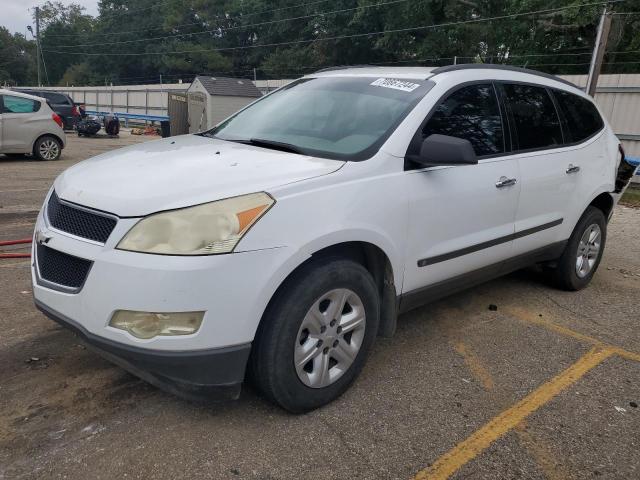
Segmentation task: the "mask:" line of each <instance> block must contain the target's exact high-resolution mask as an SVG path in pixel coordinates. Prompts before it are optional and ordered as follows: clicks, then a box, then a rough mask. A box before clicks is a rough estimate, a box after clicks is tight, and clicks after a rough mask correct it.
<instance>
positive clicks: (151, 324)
mask: <svg viewBox="0 0 640 480" xmlns="http://www.w3.org/2000/svg"><path fill="white" fill-rule="evenodd" d="M203 317H204V312H175V313H152V312H132V311H130V310H117V311H116V313H114V314H113V317H111V321H110V322H109V326H111V327H114V328H119V329H120V330H125V331H127V332H129V333H130V334H131V335H133V336H134V337H137V338H153V337H157V336H158V335H164V336H169V335H191V334H192V333H196V332H197V331H198V329H199V328H200V325H201V324H202V318H203Z"/></svg>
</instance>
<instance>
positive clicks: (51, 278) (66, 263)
mask: <svg viewBox="0 0 640 480" xmlns="http://www.w3.org/2000/svg"><path fill="white" fill-rule="evenodd" d="M36 255H37V258H36V261H37V263H38V274H39V276H40V278H41V279H42V280H46V281H47V282H51V283H55V284H56V285H62V286H64V287H67V288H69V289H72V290H76V291H77V290H80V289H81V288H82V286H83V285H84V281H85V280H86V279H87V275H89V270H90V269H91V265H92V264H93V262H91V261H89V260H85V259H83V258H78V257H74V256H73V255H68V254H66V253H62V252H59V251H58V250H54V249H53V248H49V247H47V246H46V245H40V244H38V245H37V246H36Z"/></svg>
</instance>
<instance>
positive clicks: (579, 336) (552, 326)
mask: <svg viewBox="0 0 640 480" xmlns="http://www.w3.org/2000/svg"><path fill="white" fill-rule="evenodd" d="M506 312H507V314H511V315H513V316H514V317H516V318H517V319H519V320H523V321H525V322H527V323H533V324H535V325H539V326H541V327H544V328H546V329H547V330H551V331H554V332H556V333H559V334H560V335H564V336H565V337H571V338H575V339H576V340H579V341H581V342H586V343H591V344H592V345H604V342H602V341H600V340H598V339H597V338H594V337H590V336H589V335H585V334H583V333H580V332H576V331H575V330H571V329H570V328H567V327H563V326H562V325H558V324H556V323H553V322H551V321H550V320H547V319H546V318H544V317H541V316H539V315H536V314H535V313H531V312H529V311H527V310H524V309H522V308H517V307H514V308H508V309H506Z"/></svg>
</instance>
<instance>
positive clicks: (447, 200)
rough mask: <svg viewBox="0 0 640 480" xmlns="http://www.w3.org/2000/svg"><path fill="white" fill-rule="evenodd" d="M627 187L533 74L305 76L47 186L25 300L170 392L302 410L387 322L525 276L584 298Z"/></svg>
mask: <svg viewBox="0 0 640 480" xmlns="http://www.w3.org/2000/svg"><path fill="white" fill-rule="evenodd" d="M634 170H635V167H632V166H630V165H629V164H628V163H627V162H626V161H625V158H624V152H623V151H622V148H621V147H620V142H619V140H618V138H616V136H615V135H614V133H613V131H612V129H611V127H610V126H609V125H608V123H607V122H606V120H605V119H604V118H603V117H602V115H601V113H600V112H599V111H598V108H597V107H596V105H595V104H594V103H593V100H592V99H591V98H590V97H588V96H587V95H586V94H585V93H584V92H582V91H581V90H579V89H578V88H576V87H575V86H574V85H572V84H569V83H568V82H566V81H564V80H562V79H559V78H556V77H553V76H550V75H546V74H543V73H539V72H535V71H530V70H524V69H518V68H513V67H498V66H487V65H457V66H455V65H454V66H449V67H440V68H435V69H434V68H409V67H406V68H387V67H384V68H371V67H364V68H346V69H332V70H330V71H320V72H317V73H315V74H311V75H308V76H306V77H304V78H302V79H299V80H297V81H295V82H293V83H291V84H289V85H287V86H286V87H283V88H281V89H279V90H277V91H275V92H273V93H271V94H269V95H266V96H265V97H263V98H261V99H259V100H257V101H256V102H254V103H252V104H251V105H249V106H248V107H246V108H244V109H243V110H241V111H239V112H238V113H236V114H235V115H233V116H231V117H230V118H228V119H226V120H225V121H223V122H222V123H220V124H218V125H217V126H216V127H215V128H213V129H211V130H209V131H206V132H202V133H199V134H196V135H182V136H177V137H171V138H167V139H164V140H159V141H156V142H147V143H144V144H139V145H135V146H131V147H127V148H124V149H121V150H118V151H113V152H109V153H103V154H102V155H100V156H98V157H95V158H92V159H89V160H86V161H84V162H82V163H79V164H76V165H74V166H73V167H71V168H69V169H68V170H66V171H65V172H63V173H62V174H61V175H60V176H59V177H58V178H57V179H56V180H55V183H54V185H53V188H52V189H51V191H50V192H49V194H48V195H47V198H46V201H45V203H44V205H43V208H42V211H41V212H40V214H39V216H38V219H37V221H36V226H35V238H36V239H37V240H36V241H35V242H34V246H33V258H34V262H33V264H32V279H33V292H34V297H35V301H36V305H37V306H38V307H39V308H40V309H41V310H42V311H43V312H45V313H46V314H47V315H49V316H50V317H51V318H52V319H54V320H56V321H58V322H59V323H61V324H63V325H65V326H67V327H69V328H71V329H72V330H74V331H76V332H77V333H78V334H79V335H80V336H81V337H83V338H84V339H85V341H87V342H88V343H90V344H91V345H93V346H94V347H96V349H98V350H99V351H102V353H103V354H104V355H105V356H106V357H107V358H108V359H110V360H112V361H114V362H115V363H117V364H119V365H122V366H123V367H124V368H126V369H128V370H130V371H131V372H133V373H135V374H136V375H139V376H140V377H141V378H144V379H145V380H148V381H150V382H151V383H153V384H155V385H159V386H161V387H163V388H165V389H166V390H168V391H170V392H174V393H177V392H180V393H182V394H183V395H185V396H187V397H190V398H191V397H194V396H196V394H198V393H205V394H207V395H218V396H224V395H226V396H228V397H236V396H237V395H238V394H239V391H240V385H241V383H242V382H243V380H244V378H245V372H246V371H248V372H250V373H251V375H250V378H251V379H252V380H253V381H254V383H255V384H256V386H257V387H258V389H259V391H260V392H262V394H263V395H264V396H265V397H266V398H268V399H270V400H272V401H274V402H276V403H277V404H279V405H281V406H282V407H284V408H286V409H287V410H290V411H292V412H306V411H308V410H311V409H313V408H317V407H319V406H321V405H324V404H326V403H327V402H330V401H331V400H333V399H335V398H337V397H338V396H339V395H340V394H342V393H343V392H344V391H345V390H346V389H347V388H348V387H349V385H350V384H351V383H352V382H353V381H354V380H355V378H356V377H357V376H358V374H359V373H360V371H361V370H362V367H363V365H364V363H365V360H366V358H367V354H368V353H369V351H370V349H371V346H372V345H373V343H374V341H375V338H376V336H378V335H384V336H390V335H392V334H393V332H394V330H395V326H396V318H397V315H398V313H399V312H402V311H406V310H409V309H412V308H415V307H418V306H420V305H422V304H424V303H426V302H429V301H433V300H434V299H437V298H440V297H442V296H444V295H447V294H451V293H454V292H457V291H459V290H461V289H464V288H469V287H472V286H474V285H477V284H478V283H480V282H482V281H486V280H489V279H492V278H495V277H498V276H500V275H504V274H507V273H509V272H512V271H514V270H517V269H519V268H523V267H526V266H529V265H533V264H536V263H541V264H543V265H544V266H545V270H547V271H548V273H549V276H550V279H551V280H552V281H553V282H554V284H555V285H556V286H558V287H559V288H562V289H565V290H579V289H581V288H584V287H586V286H587V285H588V284H589V282H590V281H591V279H592V278H593V276H594V274H595V273H596V270H597V269H598V265H599V263H600V259H601V258H602V254H603V252H604V249H605V243H606V238H607V224H608V221H609V219H610V218H611V215H612V213H613V208H614V206H615V204H616V202H617V201H618V199H619V197H620V195H621V194H622V193H623V191H624V189H625V188H626V186H627V184H628V182H629V178H630V176H631V175H632V174H633V171H634ZM77 219H81V220H80V221H78V220H77ZM382 363H384V362H382ZM378 364H380V362H378ZM387 367H388V368H389V369H391V370H392V368H393V369H395V368H402V366H401V365H393V367H391V366H389V365H387ZM449 367H450V366H449V365H441V366H440V368H443V369H446V368H449Z"/></svg>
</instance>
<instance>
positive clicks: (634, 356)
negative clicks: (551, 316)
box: [506, 308, 640, 362]
mask: <svg viewBox="0 0 640 480" xmlns="http://www.w3.org/2000/svg"><path fill="white" fill-rule="evenodd" d="M506 312H507V314H510V315H513V316H514V317H516V318H517V319H518V320H522V321H524V322H527V323H533V324H535V325H539V326H541V327H543V328H546V329H547V330H551V331H554V332H556V333H559V334H561V335H564V336H565V337H571V338H575V339H576V340H579V341H582V342H585V343H590V344H592V345H597V346H600V347H602V348H607V349H609V350H611V351H612V352H613V353H614V354H615V355H619V356H621V357H623V358H626V359H627V360H633V361H635V362H640V353H636V352H631V351H629V350H625V349H624V348H622V347H618V346H617V345H611V344H608V343H605V342H603V341H602V340H598V339H597V338H594V337H590V336H589V335H585V334H583V333H580V332H576V331H575V330H571V329H570V328H567V327H563V326H561V325H558V324H556V323H553V322H552V321H550V320H547V319H545V318H544V317H540V316H538V315H535V314H534V313H531V312H528V311H526V310H523V309H521V308H508V309H506Z"/></svg>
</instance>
